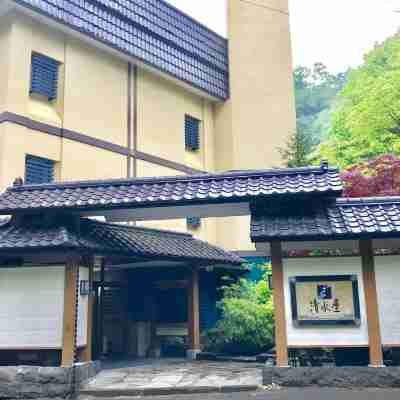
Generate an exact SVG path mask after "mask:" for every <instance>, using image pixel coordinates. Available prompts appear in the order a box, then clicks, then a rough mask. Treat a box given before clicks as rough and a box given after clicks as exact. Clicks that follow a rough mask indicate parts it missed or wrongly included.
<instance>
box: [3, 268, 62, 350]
mask: <svg viewBox="0 0 400 400" xmlns="http://www.w3.org/2000/svg"><path fill="white" fill-rule="evenodd" d="M64 286H65V268H64V267H63V266H61V267H40V268H39V267H37V268H35V267H33V268H1V269H0V349H47V348H54V349H56V348H61V346H62V332H63V313H64Z"/></svg>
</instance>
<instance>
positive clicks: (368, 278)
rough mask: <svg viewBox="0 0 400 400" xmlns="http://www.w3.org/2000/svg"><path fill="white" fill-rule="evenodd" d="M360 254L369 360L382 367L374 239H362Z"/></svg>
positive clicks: (375, 365)
mask: <svg viewBox="0 0 400 400" xmlns="http://www.w3.org/2000/svg"><path fill="white" fill-rule="evenodd" d="M360 255H361V263H362V276H363V282H364V292H365V307H366V312H367V323H368V340H369V362H370V365H371V366H372V367H382V366H383V365H384V364H383V350H382V338H381V327H380V321H379V306H378V294H377V290H376V277H375V260H374V251H373V244H372V240H360Z"/></svg>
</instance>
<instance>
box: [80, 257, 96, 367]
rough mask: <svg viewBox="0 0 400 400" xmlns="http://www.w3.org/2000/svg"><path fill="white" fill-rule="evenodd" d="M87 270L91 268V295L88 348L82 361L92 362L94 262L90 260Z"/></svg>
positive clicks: (87, 333)
mask: <svg viewBox="0 0 400 400" xmlns="http://www.w3.org/2000/svg"><path fill="white" fill-rule="evenodd" d="M87 268H89V286H90V289H91V290H90V293H89V296H88V310H87V329H86V336H87V337H86V347H85V348H84V349H83V351H82V361H84V362H90V361H92V359H93V355H92V347H93V308H94V293H93V274H94V271H93V269H94V260H93V258H90V259H88V260H87Z"/></svg>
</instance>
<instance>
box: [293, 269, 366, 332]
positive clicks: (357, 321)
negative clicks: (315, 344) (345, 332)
mask: <svg viewBox="0 0 400 400" xmlns="http://www.w3.org/2000/svg"><path fill="white" fill-rule="evenodd" d="M304 282H310V283H318V282H351V283H352V292H353V308H354V318H352V319H340V318H339V319H320V320H318V319H308V320H307V319H300V318H299V315H298V299H297V292H296V285H297V284H298V283H304ZM289 285H290V295H291V307H292V317H293V322H294V324H295V325H296V326H299V327H301V326H338V325H339V326H343V325H345V326H360V325H361V310H360V296H359V290H358V276H357V275H319V276H296V277H293V278H290V279H289ZM333 317H334V315H333Z"/></svg>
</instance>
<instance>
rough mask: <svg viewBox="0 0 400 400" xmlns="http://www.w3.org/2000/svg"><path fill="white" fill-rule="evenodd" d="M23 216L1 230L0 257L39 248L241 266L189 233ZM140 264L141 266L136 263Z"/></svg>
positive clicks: (237, 259)
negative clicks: (47, 221) (44, 221)
mask: <svg viewBox="0 0 400 400" xmlns="http://www.w3.org/2000/svg"><path fill="white" fill-rule="evenodd" d="M38 220H39V219H35V218H28V219H26V220H24V221H22V222H21V221H20V222H18V223H17V221H15V220H10V221H8V222H7V221H6V222H3V225H2V226H0V256H1V255H2V254H6V255H11V254H15V255H22V254H23V253H24V252H35V251H40V252H42V251H43V250H51V251H79V252H84V253H91V254H96V255H104V256H117V257H118V258H120V257H125V258H127V259H130V260H132V262H135V263H141V264H142V265H144V263H146V262H155V263H156V265H163V263H166V265H179V264H187V265H204V266H216V265H218V266H229V267H236V268H237V267H240V266H241V265H242V264H243V263H244V262H245V261H244V260H242V259H241V258H240V257H238V256H236V255H235V254H233V253H230V252H227V251H224V250H222V249H220V248H218V247H216V246H213V245H211V244H209V243H206V242H204V241H201V240H198V239H195V238H194V237H193V236H192V235H190V234H185V233H178V232H171V231H163V230H155V229H148V228H138V227H132V226H126V225H116V224H108V223H103V222H98V221H92V220H88V219H81V220H80V223H79V227H78V224H76V223H71V222H69V221H68V220H66V219H64V220H63V219H61V218H60V219H58V220H57V219H56V220H55V221H54V222H51V223H50V224H49V223H43V224H42V223H41V222H40V220H39V221H38ZM138 265H140V264H138Z"/></svg>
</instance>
